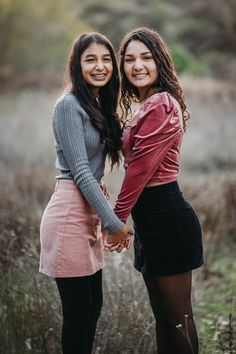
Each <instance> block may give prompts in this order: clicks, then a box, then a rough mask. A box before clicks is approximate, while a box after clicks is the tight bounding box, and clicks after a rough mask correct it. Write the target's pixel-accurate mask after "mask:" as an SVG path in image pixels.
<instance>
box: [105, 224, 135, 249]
mask: <svg viewBox="0 0 236 354" xmlns="http://www.w3.org/2000/svg"><path fill="white" fill-rule="evenodd" d="M133 233H134V232H133V230H132V229H131V228H130V227H128V226H127V225H125V226H124V227H123V228H122V229H120V230H118V231H117V232H115V233H114V234H110V235H109V234H107V243H108V244H112V245H113V246H115V245H117V244H122V243H123V241H126V240H127V239H128V238H129V237H130V236H132V235H133Z"/></svg>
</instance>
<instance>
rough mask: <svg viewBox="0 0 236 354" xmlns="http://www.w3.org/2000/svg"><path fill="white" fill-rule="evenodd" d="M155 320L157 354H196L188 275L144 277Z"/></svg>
mask: <svg viewBox="0 0 236 354" xmlns="http://www.w3.org/2000/svg"><path fill="white" fill-rule="evenodd" d="M144 281H145V284H146V286H147V289H148V293H149V298H150V303H151V307H152V310H153V313H154V316H155V319H156V334H157V345H158V354H179V353H181V354H197V353H198V338H197V332H196V328H195V324H194V321H193V314H192V305H191V283H192V275H191V272H188V273H183V274H178V275H170V276H144Z"/></svg>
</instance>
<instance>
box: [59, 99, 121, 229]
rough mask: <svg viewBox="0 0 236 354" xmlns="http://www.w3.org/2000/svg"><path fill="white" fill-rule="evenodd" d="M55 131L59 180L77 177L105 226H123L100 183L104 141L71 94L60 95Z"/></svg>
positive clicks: (102, 171) (84, 193) (79, 184)
mask: <svg viewBox="0 0 236 354" xmlns="http://www.w3.org/2000/svg"><path fill="white" fill-rule="evenodd" d="M53 133H54V137H55V148H56V153H57V160H56V168H57V169H58V170H59V171H60V175H59V176H57V177H56V178H57V179H68V180H74V181H75V183H76V184H77V186H78V188H79V189H80V190H81V192H82V193H83V195H84V196H85V198H86V199H87V201H88V202H89V204H90V205H91V206H92V207H93V208H94V209H95V211H96V212H97V214H98V216H99V217H100V219H101V221H102V225H103V227H104V228H105V229H106V230H107V231H108V232H109V233H114V232H116V231H118V230H119V229H121V228H122V227H123V226H124V223H123V222H121V221H120V220H119V219H118V217H117V216H116V214H115V213H114V212H113V210H112V208H111V206H110V205H109V203H108V202H107V200H106V198H105V196H104V194H103V192H102V190H101V187H100V185H99V183H100V181H101V178H102V177H103V175H104V168H105V159H106V156H105V154H104V144H103V143H102V142H101V141H100V134H99V132H98V131H97V130H96V129H95V128H94V127H93V125H92V124H91V122H90V119H89V117H88V115H87V113H86V112H85V111H84V110H83V109H82V107H81V106H80V104H79V101H78V100H77V98H76V97H75V96H74V95H73V94H72V93H66V94H65V95H64V96H63V97H61V98H60V99H59V100H58V101H57V102H56V105H55V107H54V111H53Z"/></svg>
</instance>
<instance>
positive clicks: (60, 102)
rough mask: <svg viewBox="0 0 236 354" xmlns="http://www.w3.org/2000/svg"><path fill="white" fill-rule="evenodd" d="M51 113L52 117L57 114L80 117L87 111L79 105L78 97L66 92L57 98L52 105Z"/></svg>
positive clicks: (84, 115) (85, 114)
mask: <svg viewBox="0 0 236 354" xmlns="http://www.w3.org/2000/svg"><path fill="white" fill-rule="evenodd" d="M53 114H54V117H56V116H57V115H62V116H67V115H70V116H72V118H75V116H77V115H78V116H81V117H82V118H84V117H87V113H86V112H85V111H84V109H83V108H82V107H81V104H80V102H79V100H78V98H77V97H76V96H75V95H73V93H71V92H66V93H64V94H63V95H62V96H60V97H59V98H58V99H57V101H56V103H55V105H54V109H53Z"/></svg>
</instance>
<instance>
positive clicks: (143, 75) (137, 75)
mask: <svg viewBox="0 0 236 354" xmlns="http://www.w3.org/2000/svg"><path fill="white" fill-rule="evenodd" d="M132 76H133V78H135V79H137V80H142V79H144V78H146V77H147V76H148V74H147V73H140V74H133V75H132Z"/></svg>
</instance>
